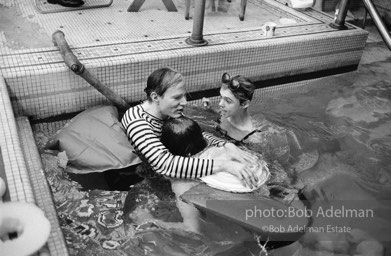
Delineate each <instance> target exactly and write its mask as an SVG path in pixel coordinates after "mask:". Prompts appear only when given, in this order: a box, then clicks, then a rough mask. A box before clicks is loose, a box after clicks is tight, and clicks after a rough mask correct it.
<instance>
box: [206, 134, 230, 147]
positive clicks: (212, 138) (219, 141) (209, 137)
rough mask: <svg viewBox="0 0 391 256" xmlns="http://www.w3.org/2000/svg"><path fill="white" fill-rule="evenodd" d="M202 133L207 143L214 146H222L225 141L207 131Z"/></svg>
mask: <svg viewBox="0 0 391 256" xmlns="http://www.w3.org/2000/svg"><path fill="white" fill-rule="evenodd" d="M202 135H204V138H205V139H207V140H208V142H209V143H208V144H211V145H214V146H218V147H221V146H223V145H224V144H225V143H227V141H226V140H224V139H220V138H218V137H216V136H214V135H212V134H210V133H208V132H203V133H202Z"/></svg>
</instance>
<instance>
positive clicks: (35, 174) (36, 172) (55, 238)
mask: <svg viewBox="0 0 391 256" xmlns="http://www.w3.org/2000/svg"><path fill="white" fill-rule="evenodd" d="M16 123H17V128H18V133H19V138H20V141H21V146H22V149H23V155H24V159H25V160H26V163H27V169H28V172H29V176H30V181H31V186H32V188H33V191H34V196H35V200H36V203H37V205H38V207H39V208H41V209H42V210H43V211H44V212H45V215H46V217H47V218H48V219H49V221H50V225H51V232H50V236H49V239H48V242H47V245H46V246H47V248H48V249H49V251H50V255H51V256H56V255H58V256H67V255H68V251H67V248H66V244H65V239H64V236H63V234H62V232H61V228H60V223H59V221H58V217H57V211H56V208H55V206H54V203H53V198H52V195H51V191H50V188H49V185H48V183H47V181H46V177H45V173H44V171H43V169H42V163H41V158H40V155H39V153H38V148H37V146H36V144H35V140H34V136H33V132H32V130H31V126H30V123H29V120H28V118H27V117H19V118H17V119H16Z"/></svg>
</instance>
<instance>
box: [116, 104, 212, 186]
mask: <svg viewBox="0 0 391 256" xmlns="http://www.w3.org/2000/svg"><path fill="white" fill-rule="evenodd" d="M128 111H132V110H131V109H130V110H128ZM122 125H123V126H124V128H125V130H126V133H127V135H128V137H129V141H130V143H131V144H132V146H133V147H134V149H136V150H137V151H138V152H140V153H141V154H142V155H143V156H144V157H145V158H146V159H147V161H148V163H149V164H150V165H151V167H152V169H153V170H154V171H156V172H157V173H160V174H163V175H165V176H169V177H173V178H198V177H202V176H206V175H210V174H212V172H213V160H208V159H199V158H193V157H182V156H175V155H172V154H171V153H170V152H169V151H168V149H167V148H166V147H165V146H164V145H163V144H162V143H161V142H160V139H159V138H158V136H157V135H156V134H155V133H154V132H153V130H152V128H151V126H150V125H149V123H148V122H147V121H146V120H145V119H144V118H137V119H132V117H131V115H130V114H129V113H128V112H126V113H125V115H124V117H123V118H122Z"/></svg>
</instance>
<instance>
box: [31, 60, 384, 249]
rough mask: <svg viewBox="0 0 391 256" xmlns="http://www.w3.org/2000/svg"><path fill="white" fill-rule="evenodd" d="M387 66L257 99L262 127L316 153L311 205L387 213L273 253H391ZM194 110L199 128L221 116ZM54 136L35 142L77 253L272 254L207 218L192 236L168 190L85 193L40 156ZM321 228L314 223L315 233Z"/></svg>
mask: <svg viewBox="0 0 391 256" xmlns="http://www.w3.org/2000/svg"><path fill="white" fill-rule="evenodd" d="M390 68H391V64H389V62H387V61H384V62H382V63H379V64H375V65H370V66H369V65H368V66H366V65H362V66H360V68H359V70H358V71H357V72H351V73H347V74H343V75H338V76H332V77H328V78H324V79H319V80H314V81H311V82H310V83H308V84H306V85H302V86H300V87H297V89H289V90H285V89H278V88H275V89H266V91H268V92H265V91H263V92H262V93H259V92H257V95H256V100H254V102H253V103H252V105H251V108H250V111H251V113H252V115H253V117H254V118H255V119H261V118H266V119H267V120H269V121H271V122H274V123H275V124H278V125H280V126H282V127H287V128H289V129H292V130H293V131H294V132H295V134H296V135H297V137H298V139H299V141H300V144H301V145H302V147H303V151H304V152H313V151H314V150H315V151H317V152H318V153H319V159H318V161H317V162H316V164H315V165H314V166H312V167H311V168H309V169H306V170H301V171H300V172H296V173H295V175H297V177H296V179H297V180H299V181H300V182H301V183H302V185H303V187H304V188H303V191H304V193H306V195H307V198H308V200H309V201H310V202H311V203H312V204H315V205H316V204H317V203H321V202H320V201H321V198H323V199H325V198H326V199H327V200H329V201H333V200H339V199H340V200H345V201H343V202H346V203H347V204H349V203H351V201H354V202H356V201H355V200H360V199H361V200H362V201H358V203H357V205H356V206H357V207H358V206H359V207H364V206H363V205H362V204H366V203H368V202H370V204H369V205H368V207H371V205H372V203H374V202H375V203H376V207H380V208H381V210H382V212H380V213H379V214H378V212H376V211H375V216H374V217H372V216H370V217H368V218H366V219H361V220H360V221H361V222H368V219H369V222H370V225H361V226H360V225H358V226H357V222H354V221H352V222H349V223H346V225H347V226H349V225H352V230H350V231H349V232H338V231H337V232H331V233H330V232H326V233H317V232H314V230H310V231H309V232H307V233H306V234H305V235H304V236H303V237H302V238H301V239H300V240H299V241H297V242H294V243H293V244H291V245H289V246H285V247H281V248H277V249H270V248H269V250H268V254H269V255H379V256H380V255H391V252H390V248H391V247H390V241H391V238H390V236H391V229H390V226H391V225H390V223H391V220H390V218H391V217H390V216H391V215H390V214H389V213H390V210H389V209H391V207H390V203H389V199H390V197H391V193H390V192H391V118H390V117H391V74H390V73H389V72H388V70H390ZM193 110H194V109H193ZM193 110H192V108H189V111H188V112H189V113H193V114H194V113H195V111H193ZM196 112H197V117H196V119H197V120H200V121H202V119H204V120H205V119H207V118H215V117H216V115H215V114H214V113H212V112H210V111H208V110H205V111H196ZM200 113H201V117H200ZM203 125H204V127H207V126H208V122H204V123H203ZM54 132H55V131H51V133H48V132H44V131H38V130H36V131H35V136H36V140H37V142H38V143H37V144H38V146H39V147H40V149H41V152H42V154H41V157H42V161H43V164H44V166H45V172H46V175H47V179H48V181H49V184H50V185H51V188H52V192H53V197H54V201H55V205H56V208H57V210H58V213H59V218H60V221H61V225H62V231H63V233H64V235H65V238H66V241H67V245H68V248H69V252H70V254H71V255H254V253H255V254H256V255H266V252H265V251H263V252H260V249H259V246H258V243H257V237H256V235H254V234H252V233H251V232H248V231H247V230H245V229H243V228H242V227H240V226H238V225H234V224H232V223H229V222H227V221H225V220H223V219H221V218H214V217H213V216H205V215H204V214H202V213H201V214H200V216H201V217H200V221H202V222H203V223H204V224H205V225H204V226H205V227H209V229H207V231H205V233H192V232H190V231H188V230H186V228H184V227H183V223H182V221H183V218H182V217H181V215H180V213H179V212H178V209H177V208H176V202H175V200H176V199H175V195H174V194H173V192H172V191H171V190H170V186H169V185H167V184H166V185H164V182H158V184H159V186H157V187H156V186H154V185H153V184H155V185H156V182H155V183H154V182H153V181H151V179H146V180H144V181H143V182H142V183H140V184H136V185H135V186H134V187H133V189H131V190H130V192H129V193H128V192H127V191H104V190H87V191H85V190H83V189H82V188H81V187H80V186H79V185H78V184H77V183H75V182H73V181H71V180H70V179H69V177H67V175H66V174H65V173H64V172H63V169H62V168H61V167H59V166H58V164H57V162H58V160H59V159H58V157H57V156H54V155H52V154H50V152H48V151H45V150H44V149H43V148H42V145H43V144H44V142H45V141H46V140H47V139H48V138H49V136H50V135H51V134H53V133H54ZM360 202H361V203H360ZM124 206H126V207H125V209H124ZM321 221H322V220H320V219H319V220H317V219H316V218H315V219H314V220H313V224H312V225H313V226H315V225H317V224H319V223H321ZM332 221H338V220H335V218H334V219H333V220H332ZM311 231H312V232H311ZM251 253H252V254H251Z"/></svg>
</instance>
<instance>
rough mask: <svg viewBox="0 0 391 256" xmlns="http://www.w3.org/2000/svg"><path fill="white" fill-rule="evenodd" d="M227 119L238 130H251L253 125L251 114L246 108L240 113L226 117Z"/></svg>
mask: <svg viewBox="0 0 391 256" xmlns="http://www.w3.org/2000/svg"><path fill="white" fill-rule="evenodd" d="M227 120H228V121H229V122H230V123H231V124H232V125H233V126H235V127H236V128H238V129H240V130H249V131H251V130H252V129H253V125H252V122H251V116H250V114H249V113H248V112H247V109H245V110H243V111H242V112H241V113H238V114H237V115H234V116H230V117H228V118H227Z"/></svg>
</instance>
